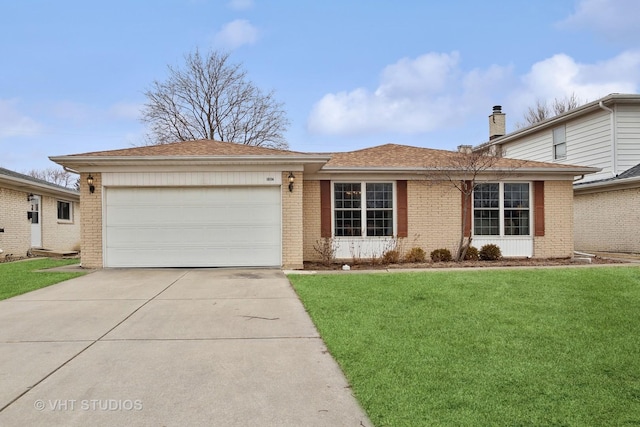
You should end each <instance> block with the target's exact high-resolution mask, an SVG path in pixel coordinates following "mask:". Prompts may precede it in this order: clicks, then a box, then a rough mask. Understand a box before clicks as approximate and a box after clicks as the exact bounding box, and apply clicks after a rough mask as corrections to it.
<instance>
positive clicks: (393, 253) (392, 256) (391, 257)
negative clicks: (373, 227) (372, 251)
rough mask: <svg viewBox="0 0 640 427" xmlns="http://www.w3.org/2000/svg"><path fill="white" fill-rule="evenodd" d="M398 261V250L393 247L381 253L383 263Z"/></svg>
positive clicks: (395, 262)
mask: <svg viewBox="0 0 640 427" xmlns="http://www.w3.org/2000/svg"><path fill="white" fill-rule="evenodd" d="M399 262H400V252H398V251H397V250H395V249H392V250H390V251H386V252H385V253H383V254H382V263H383V264H397V263H399Z"/></svg>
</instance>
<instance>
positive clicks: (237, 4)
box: [229, 0, 253, 10]
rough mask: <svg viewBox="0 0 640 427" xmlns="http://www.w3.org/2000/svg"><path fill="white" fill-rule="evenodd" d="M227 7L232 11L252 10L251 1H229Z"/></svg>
mask: <svg viewBox="0 0 640 427" xmlns="http://www.w3.org/2000/svg"><path fill="white" fill-rule="evenodd" d="M229 7H230V8H231V9H234V10H248V9H252V8H253V0H231V1H230V2H229Z"/></svg>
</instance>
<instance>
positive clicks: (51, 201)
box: [0, 168, 80, 257]
mask: <svg viewBox="0 0 640 427" xmlns="http://www.w3.org/2000/svg"><path fill="white" fill-rule="evenodd" d="M79 205H80V194H79V192H77V191H74V190H70V189H68V188H65V187H61V186H58V185H55V184H51V183H49V182H46V181H42V180H40V179H36V178H33V177H30V176H28V175H23V174H21V173H17V172H14V171H11V170H8V169H4V168H0V249H1V250H2V254H1V255H0V256H3V257H4V256H8V255H9V256H10V255H13V256H16V257H19V256H20V257H21V256H26V255H27V252H28V251H29V250H31V249H43V248H44V249H52V250H59V251H72V250H77V249H78V247H79V245H80V209H79Z"/></svg>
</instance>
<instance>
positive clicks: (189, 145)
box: [71, 139, 304, 157]
mask: <svg viewBox="0 0 640 427" xmlns="http://www.w3.org/2000/svg"><path fill="white" fill-rule="evenodd" d="M300 154H304V153H299V152H295V151H288V150H278V149H275V148H267V147H256V146H254V145H244V144H235V143H232V142H222V141H214V140H208V139H199V140H196V141H182V142H172V143H170V144H162V145H146V146H142V147H132V148H124V149H121V150H109V151H94V152H90V153H81V154H73V155H72V156H71V157H74V156H77V157H104V156H109V157H120V156H132V157H136V156H286V155H300Z"/></svg>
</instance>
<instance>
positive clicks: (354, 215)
mask: <svg viewBox="0 0 640 427" xmlns="http://www.w3.org/2000/svg"><path fill="white" fill-rule="evenodd" d="M363 189H364V191H362V190H363ZM333 194H334V234H335V236H337V237H345V236H368V237H373V236H393V183H390V182H348V183H334V185H333Z"/></svg>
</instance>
